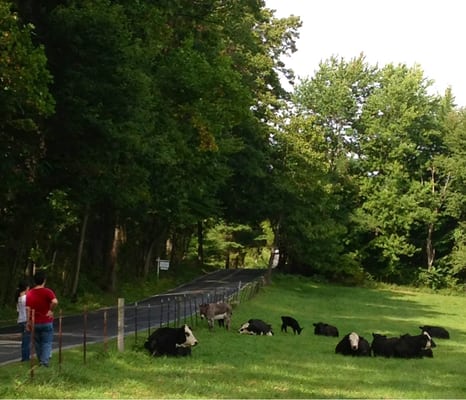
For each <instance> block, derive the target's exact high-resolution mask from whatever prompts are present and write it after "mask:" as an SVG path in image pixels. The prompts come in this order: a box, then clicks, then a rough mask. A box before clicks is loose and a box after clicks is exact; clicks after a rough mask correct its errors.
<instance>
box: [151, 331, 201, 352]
mask: <svg viewBox="0 0 466 400" xmlns="http://www.w3.org/2000/svg"><path fill="white" fill-rule="evenodd" d="M197 343H198V341H197V339H196V338H195V336H194V335H193V332H192V330H191V328H190V327H189V326H188V325H183V326H181V327H179V328H170V327H162V328H158V329H157V330H155V331H154V332H153V333H152V334H151V335H150V336H149V337H148V338H147V340H146V342H145V343H144V347H145V348H146V349H147V350H149V352H150V353H151V355H153V356H154V357H156V356H163V355H168V356H187V355H191V347H193V346H196V345H197Z"/></svg>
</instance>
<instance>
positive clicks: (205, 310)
mask: <svg viewBox="0 0 466 400" xmlns="http://www.w3.org/2000/svg"><path fill="white" fill-rule="evenodd" d="M199 313H200V314H201V318H206V319H207V322H208V324H209V329H212V328H213V327H214V321H215V320H218V321H219V326H222V325H224V326H225V328H226V329H227V330H229V329H230V325H231V316H232V310H231V306H230V305H229V304H227V303H205V304H201V305H200V306H199ZM220 321H222V322H220Z"/></svg>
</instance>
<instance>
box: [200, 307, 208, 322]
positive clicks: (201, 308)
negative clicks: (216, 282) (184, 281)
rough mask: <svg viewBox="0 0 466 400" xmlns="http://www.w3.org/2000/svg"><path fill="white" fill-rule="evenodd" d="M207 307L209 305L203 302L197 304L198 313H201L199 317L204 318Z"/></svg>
mask: <svg viewBox="0 0 466 400" xmlns="http://www.w3.org/2000/svg"><path fill="white" fill-rule="evenodd" d="M208 309H209V305H208V304H206V303H204V304H201V305H200V306H199V314H201V319H204V318H205V317H206V316H207V310H208Z"/></svg>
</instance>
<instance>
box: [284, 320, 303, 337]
mask: <svg viewBox="0 0 466 400" xmlns="http://www.w3.org/2000/svg"><path fill="white" fill-rule="evenodd" d="M281 319H282V332H288V331H287V330H286V328H287V327H288V326H290V327H291V328H293V333H294V334H295V335H296V332H297V333H298V335H300V334H301V331H302V330H303V328H301V327H300V326H299V323H298V321H296V320H295V319H294V318H293V317H288V316H282V317H281Z"/></svg>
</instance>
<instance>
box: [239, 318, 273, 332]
mask: <svg viewBox="0 0 466 400" xmlns="http://www.w3.org/2000/svg"><path fill="white" fill-rule="evenodd" d="M239 333H242V334H247V335H266V336H273V331H272V325H270V324H267V323H266V322H264V321H262V320H261V319H250V320H249V321H248V322H245V323H244V324H243V325H241V327H240V328H239Z"/></svg>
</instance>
